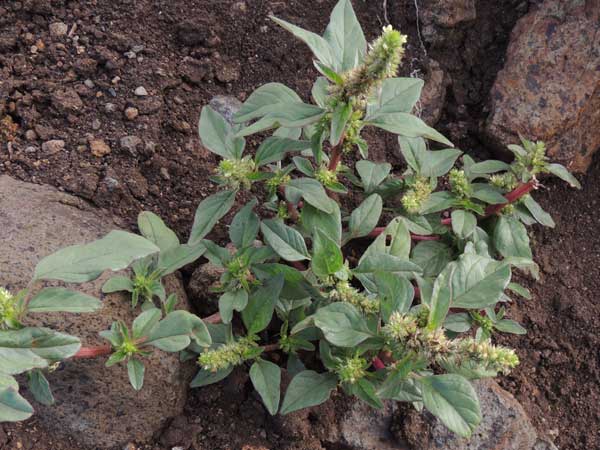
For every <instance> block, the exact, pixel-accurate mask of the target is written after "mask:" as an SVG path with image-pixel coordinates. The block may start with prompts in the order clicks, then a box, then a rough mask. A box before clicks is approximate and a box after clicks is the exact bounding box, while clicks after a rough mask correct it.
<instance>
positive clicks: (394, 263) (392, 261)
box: [353, 254, 421, 273]
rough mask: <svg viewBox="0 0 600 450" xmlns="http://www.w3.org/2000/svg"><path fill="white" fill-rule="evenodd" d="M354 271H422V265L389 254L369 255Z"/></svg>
mask: <svg viewBox="0 0 600 450" xmlns="http://www.w3.org/2000/svg"><path fill="white" fill-rule="evenodd" d="M353 272H354V273H374V272H419V273H420V272H421V267H420V266H418V265H417V264H415V263H413V262H411V261H409V260H408V259H403V258H398V257H397V256H394V255H388V254H374V255H368V256H367V257H366V258H364V259H362V260H361V261H360V263H359V264H358V266H357V267H356V268H355V269H354V270H353Z"/></svg>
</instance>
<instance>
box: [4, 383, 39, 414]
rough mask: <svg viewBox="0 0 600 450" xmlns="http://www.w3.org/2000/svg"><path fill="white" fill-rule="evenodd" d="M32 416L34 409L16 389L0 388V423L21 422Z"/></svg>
mask: <svg viewBox="0 0 600 450" xmlns="http://www.w3.org/2000/svg"><path fill="white" fill-rule="evenodd" d="M32 414H33V407H32V406H31V405H30V404H29V402H28V401H27V400H25V399H24V398H23V397H21V395H20V394H19V392H18V391H17V390H16V389H15V388H14V387H3V386H0V422H19V421H21V420H25V419H28V418H30V417H31V415H32Z"/></svg>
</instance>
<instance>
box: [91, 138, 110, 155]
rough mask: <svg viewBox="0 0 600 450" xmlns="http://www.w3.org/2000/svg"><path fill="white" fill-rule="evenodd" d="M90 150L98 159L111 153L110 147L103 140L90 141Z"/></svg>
mask: <svg viewBox="0 0 600 450" xmlns="http://www.w3.org/2000/svg"><path fill="white" fill-rule="evenodd" d="M90 150H91V152H92V155H94V156H96V157H98V158H102V157H103V156H106V155H108V154H110V152H111V149H110V147H109V145H108V144H107V143H106V142H104V141H103V140H102V139H92V140H91V141H90Z"/></svg>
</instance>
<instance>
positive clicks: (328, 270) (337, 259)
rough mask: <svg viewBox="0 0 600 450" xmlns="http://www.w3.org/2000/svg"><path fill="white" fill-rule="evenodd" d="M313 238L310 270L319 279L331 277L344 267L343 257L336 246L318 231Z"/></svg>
mask: <svg viewBox="0 0 600 450" xmlns="http://www.w3.org/2000/svg"><path fill="white" fill-rule="evenodd" d="M315 231H316V233H315V234H314V236H313V249H312V253H313V255H312V262H311V268H312V271H313V272H314V274H315V275H317V276H318V277H321V278H325V277H328V276H329V275H333V274H334V273H336V272H337V271H338V270H341V269H342V267H344V256H343V255H342V250H341V249H340V247H339V246H338V244H337V243H336V242H335V241H333V240H332V239H331V238H330V237H329V236H327V235H326V234H325V233H324V232H323V231H321V230H320V229H315Z"/></svg>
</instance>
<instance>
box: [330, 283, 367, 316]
mask: <svg viewBox="0 0 600 450" xmlns="http://www.w3.org/2000/svg"><path fill="white" fill-rule="evenodd" d="M329 298H331V299H333V300H336V301H341V302H346V303H350V304H351V305H354V306H356V307H357V308H359V309H360V310H362V311H363V312H364V313H366V314H376V313H378V312H379V300H377V299H376V298H370V297H367V296H366V295H365V294H362V293H361V292H359V291H358V289H355V288H353V287H352V286H350V283H348V282H347V281H339V282H338V283H337V284H336V286H335V289H333V290H332V291H330V292H329Z"/></svg>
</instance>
